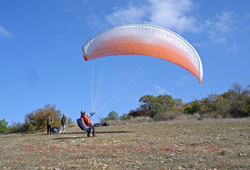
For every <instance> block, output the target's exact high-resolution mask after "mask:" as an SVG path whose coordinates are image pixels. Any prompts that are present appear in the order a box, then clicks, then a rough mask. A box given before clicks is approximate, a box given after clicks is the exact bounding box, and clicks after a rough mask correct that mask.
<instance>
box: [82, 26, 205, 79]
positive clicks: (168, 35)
mask: <svg viewBox="0 0 250 170" xmlns="http://www.w3.org/2000/svg"><path fill="white" fill-rule="evenodd" d="M83 54H84V59H85V60H86V61H87V60H91V59H96V58H100V57H105V56H114V55H146V56H152V57H157V58H161V59H163V60H167V61H170V62H172V63H175V64H177V65H179V66H181V67H183V68H184V69H186V70H188V71H189V72H190V73H192V74H193V75H194V76H195V77H197V78H198V80H199V83H201V81H202V79H203V69H202V63H201V59H200V57H199V55H198V53H197V52H196V50H195V49H194V48H193V47H192V45H191V44H189V43H188V42H187V41H186V40H185V39H184V38H182V37H181V36H180V35H178V34H176V33H174V32H172V31H170V30H167V29H165V28H162V27H157V26H152V25H138V24H133V25H125V26H120V27H115V28H112V29H110V30H107V31H105V32H102V33H100V34H98V35H96V36H95V37H93V38H91V39H90V40H89V41H88V42H87V43H86V44H85V45H84V46H83Z"/></svg>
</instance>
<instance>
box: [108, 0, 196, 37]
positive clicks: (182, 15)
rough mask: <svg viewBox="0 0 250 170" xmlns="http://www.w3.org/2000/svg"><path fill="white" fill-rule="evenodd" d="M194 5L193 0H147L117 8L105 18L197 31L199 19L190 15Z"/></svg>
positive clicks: (111, 22)
mask: <svg viewBox="0 0 250 170" xmlns="http://www.w3.org/2000/svg"><path fill="white" fill-rule="evenodd" d="M194 7H195V5H194V3H193V2H192V1H191V0H146V1H145V4H144V5H142V6H139V5H135V4H129V5H128V6H127V7H124V8H115V9H114V12H113V13H112V14H109V15H107V16H106V17H105V19H106V21H108V22H109V23H110V24H112V25H119V24H132V23H148V24H154V25H159V26H163V27H166V28H168V29H172V30H175V31H177V32H185V31H192V32H195V31H198V30H199V26H198V25H197V20H196V18H195V17H193V16H191V15H189V13H190V12H191V11H192V10H193V9H194Z"/></svg>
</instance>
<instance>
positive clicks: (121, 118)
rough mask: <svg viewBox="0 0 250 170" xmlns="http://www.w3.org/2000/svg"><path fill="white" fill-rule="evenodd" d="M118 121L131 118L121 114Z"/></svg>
mask: <svg viewBox="0 0 250 170" xmlns="http://www.w3.org/2000/svg"><path fill="white" fill-rule="evenodd" d="M119 119H120V120H130V119H131V116H129V115H128V114H123V115H122V116H120V118H119Z"/></svg>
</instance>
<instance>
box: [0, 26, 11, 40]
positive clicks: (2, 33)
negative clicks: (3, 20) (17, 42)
mask: <svg viewBox="0 0 250 170" xmlns="http://www.w3.org/2000/svg"><path fill="white" fill-rule="evenodd" d="M0 36H4V37H13V35H12V34H11V33H10V32H8V31H7V30H6V29H5V28H4V27H2V26H1V25H0Z"/></svg>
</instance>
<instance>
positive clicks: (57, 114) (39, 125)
mask: <svg viewBox="0 0 250 170" xmlns="http://www.w3.org/2000/svg"><path fill="white" fill-rule="evenodd" d="M49 115H50V116H51V118H52V120H53V125H55V126H58V127H59V126H60V124H61V123H60V122H61V111H60V110H57V109H56V106H55V105H50V104H48V105H45V106H44V107H43V108H41V109H37V110H35V111H33V112H31V113H29V114H27V115H26V116H25V123H24V129H25V131H37V130H40V131H45V130H46V127H47V118H48V116H49Z"/></svg>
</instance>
